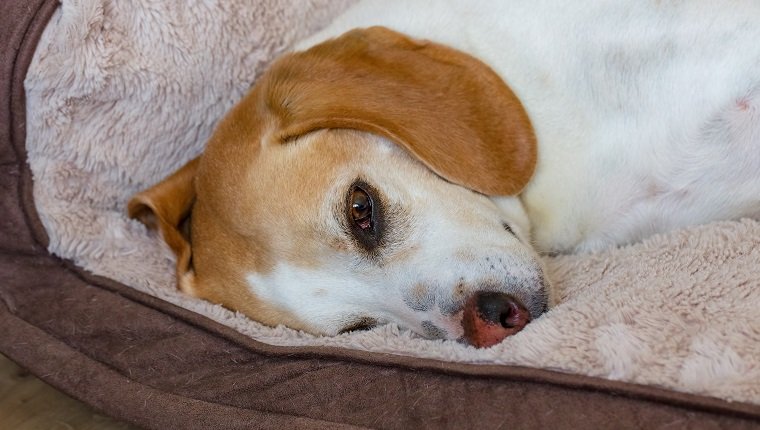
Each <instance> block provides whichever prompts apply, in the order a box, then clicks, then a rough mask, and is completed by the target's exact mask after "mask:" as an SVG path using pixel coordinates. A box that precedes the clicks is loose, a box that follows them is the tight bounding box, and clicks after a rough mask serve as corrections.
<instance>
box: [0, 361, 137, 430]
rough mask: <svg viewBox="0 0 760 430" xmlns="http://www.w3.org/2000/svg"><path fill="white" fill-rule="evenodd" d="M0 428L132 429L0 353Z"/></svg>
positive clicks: (9, 429)
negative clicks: (46, 381)
mask: <svg viewBox="0 0 760 430" xmlns="http://www.w3.org/2000/svg"><path fill="white" fill-rule="evenodd" d="M0 429H2V430H6V429H8V430H11V429H12V430H38V429H39V430H113V429H116V430H132V429H136V427H133V426H130V425H128V424H125V423H120V422H117V421H114V420H112V419H111V418H108V417H105V416H103V415H100V414H98V413H96V412H95V411H94V410H92V408H90V407H89V406H87V405H85V404H84V403H82V402H79V401H77V400H74V399H72V398H71V397H69V396H67V395H65V394H63V393H61V392H60V391H58V390H56V389H55V388H53V387H51V386H49V385H47V384H45V383H44V382H42V381H40V380H39V379H37V378H35V377H34V376H32V375H30V374H29V373H27V372H26V371H24V370H23V369H21V368H20V367H18V366H17V365H16V364H15V363H13V362H12V361H10V360H8V359H7V358H5V357H4V356H3V355H0Z"/></svg>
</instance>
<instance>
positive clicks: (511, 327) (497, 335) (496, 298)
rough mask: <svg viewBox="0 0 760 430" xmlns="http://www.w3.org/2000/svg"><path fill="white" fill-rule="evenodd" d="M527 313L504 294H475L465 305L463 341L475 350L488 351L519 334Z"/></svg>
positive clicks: (525, 321)
mask: <svg viewBox="0 0 760 430" xmlns="http://www.w3.org/2000/svg"><path fill="white" fill-rule="evenodd" d="M529 321H530V312H528V310H527V309H526V308H525V306H523V304H522V303H520V301H519V300H517V299H516V298H514V297H512V296H510V295H509V294H505V293H498V292H491V291H487V292H479V293H475V294H473V295H472V297H470V299H469V300H467V303H465V305H464V313H463V315H462V328H464V338H465V340H466V341H467V342H468V343H469V344H470V345H473V346H475V347H477V348H487V347H489V346H492V345H496V344H497V343H499V342H501V341H502V340H504V338H505V337H507V336H511V335H513V334H515V333H517V332H518V331H520V330H522V329H523V327H525V325H526V324H528V322H529Z"/></svg>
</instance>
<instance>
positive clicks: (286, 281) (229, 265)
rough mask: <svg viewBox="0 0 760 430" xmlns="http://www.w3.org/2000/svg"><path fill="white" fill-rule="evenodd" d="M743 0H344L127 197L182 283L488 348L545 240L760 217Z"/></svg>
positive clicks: (535, 278)
mask: <svg viewBox="0 0 760 430" xmlns="http://www.w3.org/2000/svg"><path fill="white" fill-rule="evenodd" d="M758 23H760V2H757V1H753V0H733V1H724V2H714V1H707V0H692V1H688V2H681V1H664V0H660V1H655V0H651V1H650V0H610V1H606V0H595V1H567V0H566V1H563V0H553V1H544V0H534V1H530V2H527V1H499V2H493V1H468V2H460V1H456V0H448V1H444V0H437V1H421V0H415V1H403V0H382V1H362V2H360V3H358V4H357V5H355V6H354V7H352V8H351V9H349V10H348V11H347V12H346V13H345V14H344V15H342V16H341V17H339V18H338V19H337V20H336V21H335V22H334V23H333V24H332V25H330V26H329V27H328V28H326V29H325V30H323V31H321V32H319V33H318V34H316V35H315V36H313V37H311V38H309V39H307V40H306V41H303V42H302V43H301V44H300V45H299V46H298V47H297V48H296V49H295V50H294V51H293V52H291V53H288V54H286V55H284V56H282V57H281V58H280V59H278V60H276V61H275V62H274V63H273V64H272V65H271V67H270V68H269V70H268V71H267V72H266V73H265V74H264V75H263V76H262V77H261V78H260V79H258V81H257V82H256V83H255V85H254V86H253V88H252V89H251V91H250V93H249V94H248V95H246V96H245V97H244V98H243V99H242V100H241V101H240V102H239V103H238V104H237V105H236V106H235V107H234V108H233V109H232V110H231V111H230V112H229V113H228V114H227V115H226V116H225V117H224V118H223V119H222V120H221V121H220V123H219V124H218V126H217V128H216V130H215V132H214V134H213V136H212V137H211V139H210V141H209V142H208V145H207V147H206V149H205V151H204V153H203V154H202V155H201V156H199V157H198V158H196V159H194V160H192V161H190V162H189V163H188V164H187V165H185V166H184V167H182V168H181V169H180V170H179V171H177V172H176V173H174V174H172V175H171V176H169V177H168V178H167V179H165V180H164V181H163V182H161V183H159V184H157V185H155V186H154V187H152V188H150V189H148V190H146V191H144V192H142V193H139V194H137V195H136V196H135V197H134V198H133V199H132V200H131V201H130V202H129V205H128V211H129V214H130V216H132V217H134V218H137V219H140V220H142V221H143V222H145V223H146V224H148V225H149V226H152V227H155V228H156V229H158V231H160V234H161V236H162V238H163V240H164V241H165V242H166V243H167V244H168V246H169V247H170V248H171V249H172V250H173V252H174V253H175V254H176V257H177V263H176V275H177V283H178V286H179V288H180V289H181V290H182V291H184V292H186V293H187V294H190V295H193V296H196V297H200V298H204V299H206V300H209V301H211V302H214V303H220V304H222V305H224V306H226V307H228V308H230V309H234V310H237V311H240V312H242V313H244V314H246V315H248V316H250V317H251V318H253V319H255V320H258V321H260V322H262V323H264V324H266V325H270V326H275V325H279V324H283V325H286V326H289V327H292V328H295V329H299V330H303V331H306V332H310V333H315V334H322V335H337V334H339V333H343V332H348V331H354V330H361V329H369V328H372V327H374V326H376V325H378V324H385V323H396V324H398V325H399V326H401V327H405V328H408V329H409V330H412V331H414V332H416V333H419V334H420V335H422V336H424V337H427V338H435V339H457V340H460V341H464V342H466V343H468V344H471V345H473V346H475V347H489V346H492V345H494V344H497V343H499V342H501V341H502V340H503V339H504V338H506V337H507V336H509V335H512V334H515V333H517V332H518V331H520V330H521V329H522V328H523V327H525V325H526V324H527V323H528V322H529V321H531V320H533V319H535V318H537V317H538V316H539V315H541V314H542V313H544V312H545V310H546V309H547V306H549V305H553V304H554V303H555V302H556V301H557V297H554V294H553V292H552V289H551V284H550V280H549V279H547V276H546V270H545V268H544V266H543V263H542V255H545V254H551V253H567V252H594V251H599V250H603V249H606V248H609V247H614V246H620V245H625V244H630V243H634V242H637V241H639V240H641V239H643V238H645V237H647V236H650V235H652V234H655V233H661V232H667V231H670V230H673V229H677V228H681V227H685V226H689V225H694V224H699V223H706V222H709V221H713V220H722V219H737V218H741V217H758V216H760V43H758V41H760V25H759V24H758Z"/></svg>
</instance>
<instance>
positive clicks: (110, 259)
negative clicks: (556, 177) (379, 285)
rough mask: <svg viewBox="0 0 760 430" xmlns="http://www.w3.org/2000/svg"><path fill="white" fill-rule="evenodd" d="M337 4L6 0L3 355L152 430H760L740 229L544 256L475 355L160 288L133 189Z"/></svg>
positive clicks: (1, 91)
mask: <svg viewBox="0 0 760 430" xmlns="http://www.w3.org/2000/svg"><path fill="white" fill-rule="evenodd" d="M348 3H350V2H349V1H344V2H335V1H328V0H313V1H309V2H300V1H297V0H292V1H261V2H255V3H251V4H248V3H247V2H236V1H230V2H221V1H220V2H215V1H208V2H198V3H193V4H185V3H180V2H150V1H148V0H144V1H137V2H118V1H115V0H112V1H109V0H78V1H64V2H63V3H62V4H59V3H58V2H56V1H51V0H8V1H5V2H3V3H2V4H1V5H0V35H2V36H3V40H4V42H3V43H4V45H3V46H2V51H1V53H0V55H1V56H2V57H1V58H2V61H0V67H2V69H1V71H0V73H1V76H0V100H2V101H3V104H2V108H1V109H2V110H0V208H2V209H1V212H0V214H2V219H0V299H1V300H0V327H2V328H3V333H2V334H1V335H0V352H2V353H3V354H5V355H7V356H8V357H10V358H11V359H12V360H14V361H16V362H17V363H19V364H21V365H22V366H24V367H26V368H28V369H29V370H30V371H31V372H32V373H34V374H35V375H37V376H39V377H40V378H42V379H43V380H45V381H46V382H48V383H50V384H52V385H53V386H55V387H57V388H59V389H61V390H63V391H64V392H66V393H68V394H69V395H71V396H73V397H75V398H78V399H80V400H83V401H85V402H87V403H89V404H91V405H93V406H94V407H96V408H98V409H100V410H101V411H103V412H105V413H107V414H109V415H112V416H114V417H116V418H119V419H122V420H125V421H129V422H132V423H135V424H137V425H140V426H143V427H147V428H250V427H263V428H271V427H278V426H279V427H287V428H343V427H346V428H349V427H377V428H426V427H427V428H463V427H476V426H478V427H479V426H486V427H489V428H490V427H493V428H508V427H519V428H534V427H535V428H538V427H549V428H578V427H581V426H589V427H615V428H642V427H644V428H651V427H667V426H673V427H690V428H691V427H694V428H699V427H701V428H725V427H731V428H754V427H757V426H758V425H760V312H758V310H757V309H758V308H759V306H760V274H758V267H760V246H758V245H760V222H758V221H755V220H740V221H735V222H720V223H714V224H711V225H706V226H697V227H694V228H690V229H687V230H683V231H678V232H673V233H671V234H668V235H662V236H657V237H653V238H651V239H649V240H647V241H645V242H644V243H641V244H636V245H633V246H629V247H625V248H621V249H615V250H610V251H608V252H604V253H599V254H594V255H575V256H573V255H570V256H558V257H553V258H550V259H549V262H548V264H549V268H550V272H551V275H552V278H553V279H556V280H558V282H557V288H559V291H560V296H561V297H562V301H561V303H560V304H559V305H558V306H557V307H556V308H554V309H553V310H552V311H550V312H549V313H548V314H547V315H546V316H544V317H542V318H540V319H539V320H536V321H534V322H533V323H531V324H530V325H529V326H528V327H527V328H526V329H525V330H524V331H523V332H521V333H520V334H518V335H516V336H514V337H512V338H509V339H507V340H506V341H505V342H503V343H502V344H500V345H497V346H496V347H494V348H490V349H485V350H476V349H474V348H471V347H468V346H464V345H461V344H457V343H455V342H443V341H430V340H425V339H420V338H418V337H416V336H414V335H413V334H411V333H409V332H406V331H404V330H400V329H399V328H398V327H395V326H392V325H389V326H384V327H380V328H377V329H374V330H372V331H369V332H366V333H352V334H345V335H341V336H338V337H332V338H324V337H314V336H310V335H307V334H304V333H300V332H295V331H293V330H289V329H287V328H284V327H278V328H267V327H263V326H261V325H259V324H257V323H255V322H253V321H251V320H248V319H247V318H245V317H244V316H242V315H239V314H235V313H232V312H230V311H228V310H226V309H224V308H221V307H219V306H215V305H212V304H209V303H206V302H203V301H200V300H196V299H192V298H189V297H186V296H184V295H182V294H180V293H178V292H177V291H176V290H175V289H174V281H173V275H172V273H173V270H172V261H171V260H172V257H171V253H170V251H168V249H166V248H165V247H164V246H163V245H162V244H161V241H160V240H159V239H158V238H157V237H156V235H155V234H154V233H152V232H149V231H147V230H146V229H145V228H144V227H143V226H142V225H141V224H139V223H137V222H135V221H132V220H128V219H127V218H126V216H125V213H124V206H125V202H126V200H127V199H128V197H129V196H130V195H131V194H132V193H134V192H135V191H137V190H140V189H142V188H144V187H146V186H148V185H150V184H152V183H154V182H156V181H157V180H159V179H160V178H162V177H163V176H164V175H166V174H167V173H169V172H171V171H173V170H174V169H175V168H177V167H178V166H180V165H181V164H182V163H183V162H184V161H186V160H188V159H190V158H192V157H193V156H195V155H197V154H198V153H199V152H200V151H201V150H202V147H203V144H204V141H205V138H206V137H207V136H208V134H209V133H210V131H211V130H212V128H213V126H214V124H215V122H216V121H217V120H218V119H219V117H220V116H221V115H222V114H223V113H224V112H225V110H226V109H228V108H229V107H230V106H231V104H232V103H234V101H235V100H236V99H238V98H239V97H241V96H242V94H244V93H245V91H246V90H247V89H248V88H249V86H250V84H251V82H253V81H254V80H255V78H256V76H258V74H260V73H261V71H262V70H263V69H264V68H265V67H266V65H267V64H268V62H269V61H270V60H271V59H273V58H274V57H276V55H277V54H278V53H280V52H282V51H283V50H285V49H287V47H288V46H289V45H290V44H291V43H293V42H294V41H295V40H297V39H298V38H299V37H303V36H305V35H307V34H308V33H309V32H312V31H314V30H316V29H317V28H319V27H320V26H322V25H324V24H326V23H327V22H328V21H329V19H330V18H331V17H333V16H335V15H336V14H337V13H339V11H340V10H341V9H343V8H345V7H346V6H347V5H348ZM24 81H25V85H26V86H24Z"/></svg>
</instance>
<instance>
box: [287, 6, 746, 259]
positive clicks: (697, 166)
mask: <svg viewBox="0 0 760 430" xmlns="http://www.w3.org/2000/svg"><path fill="white" fill-rule="evenodd" d="M373 25H382V26H385V27H388V28H391V29H393V30H396V31H399V32H401V33H404V34H408V35H410V36H412V37H415V38H419V39H428V40H433V41H436V42H439V43H443V44H445V45H448V46H451V47H453V48H456V49H458V50H460V51H463V52H467V53H468V54H470V55H473V56H475V57H477V58H479V59H480V60H482V61H484V62H485V63H486V64H488V65H489V66H490V67H491V68H493V69H494V70H495V71H496V73H498V74H499V76H501V78H502V79H504V80H505V81H506V82H507V83H508V84H509V86H510V88H511V89H512V90H513V91H514V92H515V93H516V95H517V96H518V98H519V99H520V101H521V102H522V104H523V106H525V109H526V110H527V112H528V115H529V117H530V119H531V123H532V125H533V128H534V130H535V132H536V137H537V141H538V144H539V149H538V157H539V162H538V166H537V170H536V174H535V175H534V176H533V178H532V179H531V181H530V183H529V184H528V186H527V187H526V189H525V190H524V191H523V192H522V193H521V194H520V199H521V200H522V202H523V204H524V206H525V209H526V211H527V215H528V219H529V220H530V225H531V231H532V239H533V243H534V246H536V247H537V248H538V249H539V250H540V251H543V252H566V251H577V250H581V251H589V250H591V251H593V250H600V249H603V248H606V247H609V246H612V245H620V244H626V243H630V242H635V241H638V240H640V239H642V238H644V237H646V236H649V235H651V234H654V233H658V232H664V231H668V230H672V229H674V228H678V227H683V226H687V225H693V224H699V223H704V222H707V221H710V220H716V219H731V218H738V217H741V216H757V215H758V214H760V42H758V41H760V4H758V3H757V2H755V1H732V2H711V1H709V0H704V1H703V0H697V1H690V2H680V1H671V2H669V1H640V0H622V1H621V0H612V1H587V2H578V1H556V0H547V1H543V0H538V1H508V2H493V1H488V0H483V1H467V2H461V1H456V0H451V1H445V0H444V1H404V0H391V1H365V2H362V3H361V4H359V5H358V6H356V7H354V8H353V9H352V10H350V11H349V12H348V13H347V14H345V15H344V16H342V17H341V18H339V19H338V20H337V21H336V22H335V23H333V24H332V25H331V26H330V27H329V28H328V29H326V30H324V31H322V32H321V33H319V34H317V35H315V36H314V37H312V38H310V39H309V40H307V41H304V42H303V43H302V44H301V45H300V48H304V47H307V46H310V45H313V44H316V43H317V42H321V41H323V40H326V39H328V38H331V37H336V36H338V35H340V34H342V33H344V32H346V31H348V30H350V29H352V28H363V27H370V26H373Z"/></svg>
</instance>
